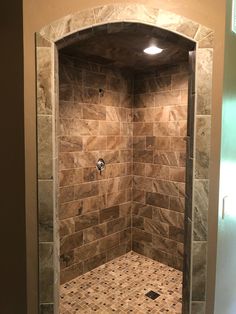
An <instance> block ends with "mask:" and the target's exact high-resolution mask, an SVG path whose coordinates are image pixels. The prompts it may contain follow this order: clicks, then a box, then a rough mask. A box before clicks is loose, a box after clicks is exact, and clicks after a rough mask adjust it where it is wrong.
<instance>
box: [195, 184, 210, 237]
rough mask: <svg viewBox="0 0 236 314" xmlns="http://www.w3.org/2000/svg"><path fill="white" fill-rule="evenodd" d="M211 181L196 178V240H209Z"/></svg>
mask: <svg viewBox="0 0 236 314" xmlns="http://www.w3.org/2000/svg"><path fill="white" fill-rule="evenodd" d="M208 196H209V181H208V180H195V185H194V229H193V235H194V241H206V240H207V222H208Z"/></svg>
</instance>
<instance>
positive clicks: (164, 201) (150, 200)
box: [146, 192, 169, 208]
mask: <svg viewBox="0 0 236 314" xmlns="http://www.w3.org/2000/svg"><path fill="white" fill-rule="evenodd" d="M146 202H147V204H149V205H153V206H157V207H163V208H169V196H167V195H163V194H159V193H152V192H147V193H146Z"/></svg>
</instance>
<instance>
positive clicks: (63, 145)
mask: <svg viewBox="0 0 236 314" xmlns="http://www.w3.org/2000/svg"><path fill="white" fill-rule="evenodd" d="M82 148H83V143H82V138H81V137H78V136H61V137H60V147H59V150H60V152H77V151H81V150H82Z"/></svg>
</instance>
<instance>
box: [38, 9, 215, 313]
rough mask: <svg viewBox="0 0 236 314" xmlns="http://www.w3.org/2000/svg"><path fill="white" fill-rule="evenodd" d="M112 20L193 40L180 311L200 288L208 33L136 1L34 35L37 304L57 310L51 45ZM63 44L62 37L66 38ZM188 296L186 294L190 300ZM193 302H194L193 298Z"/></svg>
mask: <svg viewBox="0 0 236 314" xmlns="http://www.w3.org/2000/svg"><path fill="white" fill-rule="evenodd" d="M116 22H135V23H142V24H146V25H151V26H154V27H158V28H161V29H164V30H169V31H171V32H173V33H175V34H178V35H180V36H183V37H186V38H188V39H190V40H192V41H195V42H196V67H195V63H194V64H193V67H194V69H196V76H195V77H196V82H195V84H193V89H192V91H191V94H190V95H189V96H190V98H191V99H192V104H193V105H194V106H193V107H195V109H194V110H195V115H194V125H195V130H194V143H193V145H192V146H193V147H192V150H191V149H190V153H189V156H188V162H189V164H190V165H192V166H193V169H194V174H193V178H188V180H189V182H191V186H192V206H191V208H189V210H188V211H187V212H188V215H187V219H186V232H185V233H186V235H185V236H186V241H185V244H186V247H188V248H190V249H189V250H188V252H187V253H188V255H189V256H188V258H187V261H185V267H186V269H188V270H189V271H187V277H188V278H186V280H187V283H188V287H187V289H185V291H184V298H185V303H184V313H191V308H194V306H195V305H196V304H197V305H199V304H201V306H202V307H203V308H204V306H205V305H204V304H205V291H206V250H207V211H208V189H209V160H210V156H209V152H210V130H211V125H210V124H211V92H212V61H213V40H214V32H213V31H212V30H211V29H209V28H207V27H205V26H203V25H200V24H198V23H196V22H194V21H191V20H189V19H187V18H185V17H183V16H179V15H176V14H174V13H172V12H168V11H165V10H161V9H156V8H151V7H148V6H145V5H141V4H125V3H121V4H109V5H104V6H99V7H96V8H91V9H87V10H84V11H79V12H77V13H74V14H70V15H67V16H65V17H63V18H62V19H59V20H56V21H54V22H52V23H51V24H49V25H47V26H45V27H44V28H42V29H41V30H40V32H39V33H37V34H36V49H37V130H38V210H39V217H38V219H39V258H40V260H39V283H40V284H39V286H40V308H41V311H42V312H43V311H47V313H58V308H57V306H58V294H57V293H56V291H57V289H58V286H59V278H58V277H59V265H58V261H59V252H58V241H57V239H58V234H57V232H58V226H57V216H58V214H59V213H58V208H57V190H56V187H57V182H56V180H57V176H56V173H57V169H56V167H57V147H56V138H55V134H56V132H55V130H56V128H57V124H56V123H57V121H58V119H57V113H58V91H57V90H56V87H57V82H58V68H57V67H58V65H57V62H58V57H57V47H56V44H57V43H58V42H59V41H63V40H64V39H65V41H66V38H67V37H68V36H69V35H71V34H76V33H77V32H79V31H82V30H85V29H89V28H91V27H96V26H98V25H102V24H107V23H116ZM66 43H67V42H66ZM190 296H192V299H191V300H190ZM195 302H197V303H195Z"/></svg>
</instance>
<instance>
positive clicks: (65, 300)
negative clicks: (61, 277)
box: [60, 252, 182, 314]
mask: <svg viewBox="0 0 236 314" xmlns="http://www.w3.org/2000/svg"><path fill="white" fill-rule="evenodd" d="M150 290H152V291H154V292H157V293H158V294H160V296H159V297H158V298H156V299H155V300H152V299H150V298H148V297H147V296H146V293H148V292H149V291H150ZM181 298H182V272H180V271H178V270H176V269H173V268H171V267H168V266H166V265H163V264H161V263H159V262H156V261H153V260H151V259H149V258H147V257H145V256H142V255H139V254H137V253H134V252H129V253H127V254H125V255H123V256H121V257H119V258H116V259H114V260H112V261H110V262H108V263H106V264H104V265H102V266H100V267H98V268H96V269H94V270H92V271H90V272H88V273H86V274H84V275H82V276H79V277H77V278H76V279H73V280H71V281H69V282H67V283H66V284H63V285H61V287H60V314H77V313H83V314H84V313H100V314H106V313H107V314H109V313H135V314H144V313H157V314H158V313H169V314H180V313H181V308H182V299H181Z"/></svg>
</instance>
